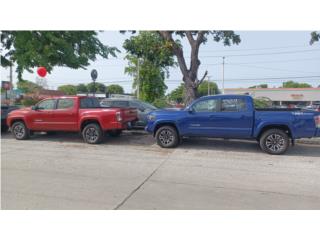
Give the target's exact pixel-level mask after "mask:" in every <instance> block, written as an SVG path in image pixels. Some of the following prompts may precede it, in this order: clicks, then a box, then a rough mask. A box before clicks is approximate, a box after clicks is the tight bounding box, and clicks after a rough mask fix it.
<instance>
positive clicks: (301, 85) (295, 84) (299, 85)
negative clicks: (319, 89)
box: [282, 81, 312, 88]
mask: <svg viewBox="0 0 320 240" xmlns="http://www.w3.org/2000/svg"><path fill="white" fill-rule="evenodd" d="M282 87H283V88H311V87H312V86H311V85H310V84H308V83H298V82H294V81H287V82H284V83H283V84H282Z"/></svg>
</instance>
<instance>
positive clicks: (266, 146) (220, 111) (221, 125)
mask: <svg viewBox="0 0 320 240" xmlns="http://www.w3.org/2000/svg"><path fill="white" fill-rule="evenodd" d="M147 118H148V124H147V126H146V128H145V130H146V131H148V132H149V133H152V134H153V135H154V137H155V138H156V140H157V143H158V145H160V146H161V147H164V148H170V147H176V146H177V145H178V144H179V142H180V141H181V139H182V138H183V137H212V138H225V139H256V140H257V141H258V142H259V144H260V147H261V149H262V150H263V151H264V152H267V153H269V154H282V153H284V152H285V151H286V150H287V149H288V147H289V146H290V144H292V145H293V144H294V140H295V139H298V138H312V137H320V113H319V112H316V111H309V110H300V109H268V108H266V109H255V107H254V102H253V99H252V97H251V96H248V95H215V96H207V97H202V98H199V99H197V100H195V101H194V102H193V103H192V104H191V105H190V106H188V107H186V108H185V109H182V110H180V111H172V110H171V111H170V110H157V111H153V112H151V113H149V114H148V116H147Z"/></svg>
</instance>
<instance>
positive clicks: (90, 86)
mask: <svg viewBox="0 0 320 240" xmlns="http://www.w3.org/2000/svg"><path fill="white" fill-rule="evenodd" d="M94 86H95V87H94ZM87 89H88V91H89V92H90V93H92V92H96V93H105V92H106V86H105V85H104V84H103V83H99V82H96V83H95V84H93V82H92V83H89V84H88V85H87ZM94 89H95V91H94Z"/></svg>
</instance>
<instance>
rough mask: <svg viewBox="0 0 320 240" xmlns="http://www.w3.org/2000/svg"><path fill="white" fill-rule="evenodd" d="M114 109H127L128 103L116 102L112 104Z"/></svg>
mask: <svg viewBox="0 0 320 240" xmlns="http://www.w3.org/2000/svg"><path fill="white" fill-rule="evenodd" d="M112 106H113V107H119V108H122V107H123V108H125V107H128V106H129V103H128V101H114V102H113V104H112Z"/></svg>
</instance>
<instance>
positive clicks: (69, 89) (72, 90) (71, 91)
mask: <svg viewBox="0 0 320 240" xmlns="http://www.w3.org/2000/svg"><path fill="white" fill-rule="evenodd" d="M58 90H59V91H61V92H63V93H64V94H65V95H76V94H77V87H76V86H75V85H71V84H67V85H61V86H59V87H58Z"/></svg>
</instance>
